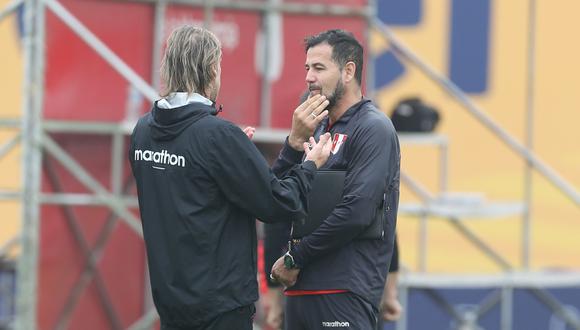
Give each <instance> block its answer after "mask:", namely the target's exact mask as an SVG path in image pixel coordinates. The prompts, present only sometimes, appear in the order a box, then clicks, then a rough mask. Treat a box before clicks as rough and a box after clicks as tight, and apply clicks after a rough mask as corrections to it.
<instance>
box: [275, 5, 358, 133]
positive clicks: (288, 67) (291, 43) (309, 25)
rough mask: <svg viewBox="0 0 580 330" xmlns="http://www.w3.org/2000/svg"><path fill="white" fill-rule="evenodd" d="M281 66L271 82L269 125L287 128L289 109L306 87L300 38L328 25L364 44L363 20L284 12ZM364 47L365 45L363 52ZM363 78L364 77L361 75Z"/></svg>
mask: <svg viewBox="0 0 580 330" xmlns="http://www.w3.org/2000/svg"><path fill="white" fill-rule="evenodd" d="M283 19H284V23H283V26H284V30H283V34H284V36H283V38H284V46H283V47H284V50H283V52H282V53H283V54H284V66H283V69H282V74H281V76H280V79H278V80H277V81H276V82H274V84H273V85H272V127H275V128H290V125H291V123H292V121H291V120H292V113H293V111H294V109H295V108H296V106H297V105H298V101H299V98H300V95H301V94H302V93H303V92H304V91H305V90H306V82H305V79H306V71H305V70H304V62H305V60H306V55H305V52H304V38H305V37H308V36H310V35H313V34H316V33H319V32H322V31H324V30H328V29H335V28H340V29H344V30H347V31H350V32H352V33H353V34H354V35H355V37H356V38H357V39H358V40H359V42H361V43H362V44H363V46H365V44H366V41H365V40H364V39H363V37H364V31H365V29H366V21H364V20H363V19H359V18H341V17H324V18H316V19H313V18H312V17H311V16H295V15H286V16H284V18H283ZM366 51H367V49H366V47H365V52H366ZM363 80H364V77H363Z"/></svg>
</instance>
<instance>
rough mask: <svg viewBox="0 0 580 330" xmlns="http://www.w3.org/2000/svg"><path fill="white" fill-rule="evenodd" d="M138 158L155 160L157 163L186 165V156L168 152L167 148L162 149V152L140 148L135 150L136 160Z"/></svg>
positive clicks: (147, 160)
mask: <svg viewBox="0 0 580 330" xmlns="http://www.w3.org/2000/svg"><path fill="white" fill-rule="evenodd" d="M137 160H143V161H146V162H154V163H156V164H163V165H172V166H181V167H185V157H183V156H180V155H173V154H170V153H168V152H167V150H161V152H159V151H157V152H155V151H151V150H140V149H139V150H135V161H137Z"/></svg>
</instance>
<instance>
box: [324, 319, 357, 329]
mask: <svg viewBox="0 0 580 330" xmlns="http://www.w3.org/2000/svg"><path fill="white" fill-rule="evenodd" d="M322 326H323V327H325V328H350V323H349V322H340V321H332V322H324V321H322Z"/></svg>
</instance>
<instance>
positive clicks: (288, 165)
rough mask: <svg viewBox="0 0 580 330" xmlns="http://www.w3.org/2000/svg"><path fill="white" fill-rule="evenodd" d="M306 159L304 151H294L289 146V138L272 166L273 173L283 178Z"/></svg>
mask: <svg viewBox="0 0 580 330" xmlns="http://www.w3.org/2000/svg"><path fill="white" fill-rule="evenodd" d="M302 158H304V151H297V150H294V148H292V147H291V146H290V144H288V138H286V141H284V146H283V147H282V150H280V154H278V158H277V159H276V161H275V162H274V164H273V165H272V171H273V172H274V174H275V175H276V176H277V177H278V178H283V177H284V176H285V175H286V174H287V173H288V171H289V170H290V169H292V168H293V167H294V166H295V165H296V164H300V162H302Z"/></svg>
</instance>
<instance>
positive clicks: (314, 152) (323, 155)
mask: <svg viewBox="0 0 580 330" xmlns="http://www.w3.org/2000/svg"><path fill="white" fill-rule="evenodd" d="M303 148H304V152H305V153H306V158H305V159H304V160H305V161H306V160H311V161H313V162H314V164H316V168H320V167H321V166H322V165H324V164H325V163H326V161H327V160H328V157H329V156H330V150H331V149H332V141H331V140H330V133H324V134H322V135H321V136H320V140H319V141H318V143H316V141H315V140H314V138H313V137H310V143H306V142H304V145H303Z"/></svg>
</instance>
